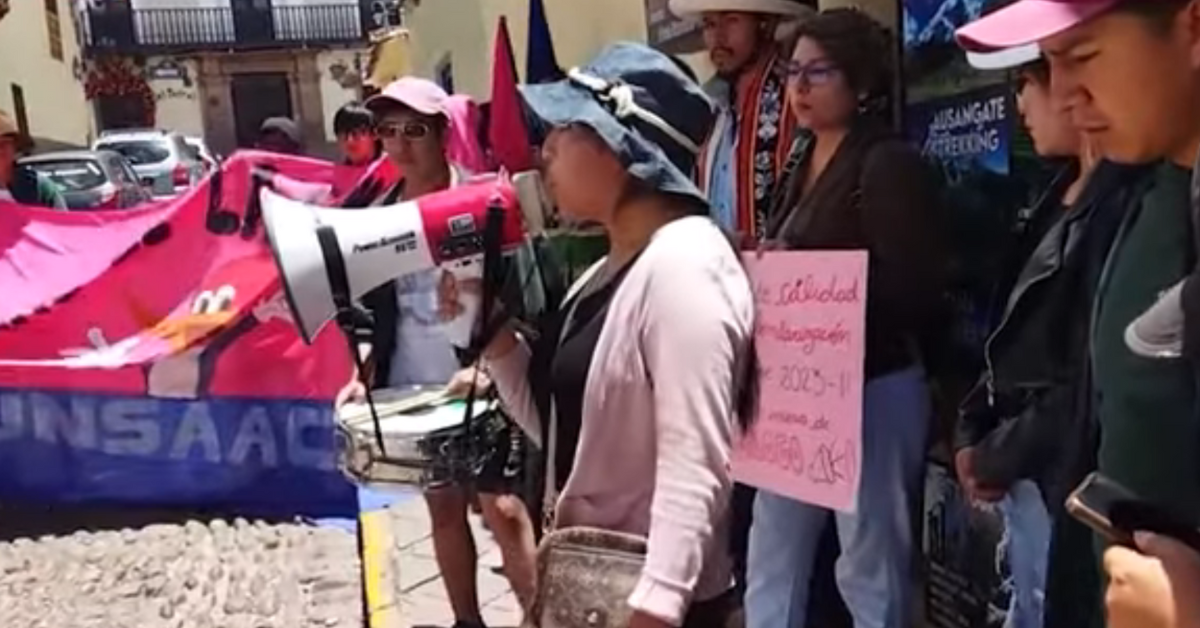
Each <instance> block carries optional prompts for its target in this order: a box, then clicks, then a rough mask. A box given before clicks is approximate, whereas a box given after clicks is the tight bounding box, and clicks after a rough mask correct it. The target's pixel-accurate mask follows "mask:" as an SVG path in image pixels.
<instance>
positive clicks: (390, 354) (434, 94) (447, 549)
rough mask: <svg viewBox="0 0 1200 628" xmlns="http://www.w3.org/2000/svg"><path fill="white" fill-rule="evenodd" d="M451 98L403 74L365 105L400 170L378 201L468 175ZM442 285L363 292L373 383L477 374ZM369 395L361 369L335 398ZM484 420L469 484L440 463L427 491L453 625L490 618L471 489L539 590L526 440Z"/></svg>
mask: <svg viewBox="0 0 1200 628" xmlns="http://www.w3.org/2000/svg"><path fill="white" fill-rule="evenodd" d="M450 102H451V100H450V96H449V95H447V94H446V92H445V91H443V90H442V88H441V87H438V86H437V85H436V84H435V83H432V82H430V81H427V80H425V79H420V78H416V77H404V78H401V79H399V80H396V81H394V82H392V83H390V84H389V85H387V86H386V87H384V89H383V91H382V92H380V93H379V94H376V95H375V96H372V97H371V98H370V99H368V100H367V101H366V103H364V104H365V106H366V107H367V108H368V109H369V110H371V113H372V115H373V116H374V119H375V133H376V135H377V136H378V137H379V140H380V143H381V145H382V147H383V152H384V153H385V154H386V155H387V156H388V158H389V159H391V160H392V162H393V163H395V165H396V166H397V169H398V170H399V171H400V173H401V177H402V178H401V180H400V182H399V183H397V184H396V185H395V186H394V187H393V188H392V189H391V190H388V191H387V192H386V193H384V194H383V195H382V196H381V197H380V198H379V199H376V201H375V202H374V203H373V204H374V205H393V204H396V203H401V202H404V201H410V200H414V199H416V198H418V197H420V196H423V195H425V194H432V193H435V192H440V191H443V190H446V189H447V188H450V187H453V186H455V185H458V184H459V183H460V182H461V181H463V180H465V179H467V178H468V176H469V173H467V172H464V170H463V168H462V166H461V165H460V164H457V163H453V161H452V158H451V157H450V154H449V153H450V151H449V150H448V146H449V141H450V138H451V136H452V135H453V134H454V132H455V129H452V128H451V125H452V124H453V123H454V120H455V119H456V118H452V116H451V114H450V109H449V104H450ZM437 284H438V274H437V273H436V272H434V271H431V272H429V273H423V274H417V275H407V276H404V277H400V278H398V279H397V280H395V281H393V282H391V283H388V284H385V285H383V286H381V287H380V288H377V289H376V290H374V291H373V292H371V293H369V294H367V295H366V296H365V297H364V298H363V304H364V305H365V306H366V307H367V308H368V309H369V310H371V312H372V315H373V328H372V330H371V357H370V360H369V364H368V369H369V370H370V374H369V375H370V379H371V381H372V385H373V387H375V388H392V389H411V388H412V387H414V386H442V385H444V384H446V382H450V384H449V386H448V387H447V388H448V392H450V394H457V393H461V392H463V391H464V389H466V388H468V387H469V386H470V385H471V382H473V381H476V375H475V373H474V372H473V369H466V370H460V369H461V367H462V366H463V365H462V364H461V363H460V360H459V355H458V354H457V352H456V350H455V349H454V347H453V345H451V343H450V340H449V338H448V337H447V336H446V334H445V331H444V330H443V328H442V325H441V321H440V319H439V318H438V311H437V301H438V299H437ZM478 382H480V383H479V389H480V390H481V391H485V390H486V389H488V388H490V383H489V382H487V377H486V376H484V375H483V374H479V375H478ZM364 393H365V391H364V390H363V385H362V383H361V382H360V380H359V379H358V378H357V377H356V378H355V380H354V381H353V382H351V383H350V384H349V385H348V386H347V387H346V389H345V390H343V391H342V394H340V395H339V399H338V403H339V404H342V403H346V402H348V401H360V400H362V398H363V396H364ZM481 394H482V393H481ZM486 420H487V421H495V422H496V423H493V424H489V425H488V426H487V427H484V426H479V427H478V429H477V431H478V432H481V433H486V434H487V436H486V437H485V438H483V440H485V441H486V442H482V443H480V444H479V451H481V452H482V453H483V459H481V460H477V461H471V462H472V465H473V475H472V477H471V478H469V482H468V484H469V485H467V486H464V485H463V484H464V483H463V482H460V480H462V478H459V477H457V476H454V475H453V474H452V473H449V472H448V469H445V468H435V469H432V470H431V471H430V473H431V475H433V476H434V477H430V478H429V482H428V486H427V487H426V490H425V501H426V503H427V505H428V506H429V514H430V520H431V521H432V528H433V550H434V555H435V557H436V559H437V563H438V568H439V570H440V572H441V576H442V581H443V583H444V584H445V586H446V592H447V596H448V597H449V598H450V606H451V608H452V610H453V611H454V618H455V624H454V626H455V628H482V626H483V619H482V617H481V615H480V604H479V595H478V589H477V586H476V581H475V575H476V566H477V561H478V556H477V554H476V549H475V542H474V538H473V537H472V534H471V528H470V525H469V524H468V521H467V509H468V504H469V502H470V497H471V494H472V492H477V493H478V494H479V498H480V503H481V505H482V507H483V508H482V509H483V516H484V520H485V521H486V522H487V524H488V526H489V527H490V528H491V531H492V533H493V534H495V536H496V541H497V544H498V545H499V546H500V551H501V554H502V556H503V559H504V566H505V572H506V575H507V576H508V578H509V582H510V583H511V585H512V588H513V591H514V593H516V595H517V597H518V599H519V600H520V602H521V603H522V604H523V605H528V603H529V601H530V598H531V597H532V595H533V589H534V579H535V578H536V574H535V571H534V551H535V548H534V532H533V522H532V520H531V518H530V516H529V512H528V510H527V509H526V507H525V504H524V502H523V501H522V500H521V498H520V496H519V493H518V491H519V489H520V488H522V479H523V475H524V474H523V473H522V471H523V467H524V456H525V453H526V447H527V442H526V441H525V440H524V436H523V435H522V433H521V432H520V430H519V429H518V428H516V427H515V426H514V425H513V424H512V423H511V422H509V421H508V419H507V418H506V417H503V416H501V415H497V416H493V417H489V418H488V419H486ZM501 422H502V424H501ZM493 426H494V427H495V429H492V428H493ZM451 449H453V448H451ZM438 462H445V461H438ZM475 463H477V464H475ZM446 466H449V465H446ZM443 476H444V477H443Z"/></svg>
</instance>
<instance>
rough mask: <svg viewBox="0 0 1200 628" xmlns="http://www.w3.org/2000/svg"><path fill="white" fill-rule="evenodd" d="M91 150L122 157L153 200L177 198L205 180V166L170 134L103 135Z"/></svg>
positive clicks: (126, 132) (127, 131) (127, 132)
mask: <svg viewBox="0 0 1200 628" xmlns="http://www.w3.org/2000/svg"><path fill="white" fill-rule="evenodd" d="M92 148H93V149H95V150H112V151H116V152H118V153H121V155H122V156H123V157H125V159H127V160H129V163H130V164H132V165H133V170H134V171H135V172H137V174H138V177H139V178H140V179H141V180H142V182H143V183H145V184H146V185H148V186H150V188H151V190H152V192H153V193H154V196H156V197H164V196H174V195H176V194H179V193H180V192H183V191H184V190H186V189H188V188H189V187H191V186H193V185H195V184H196V182H198V181H199V180H200V179H201V177H203V176H204V164H203V163H202V162H201V160H199V159H197V158H196V157H194V152H193V150H192V149H191V148H188V145H187V142H185V141H184V139H183V136H182V135H180V134H178V133H175V132H172V131H156V130H130V129H122V130H119V131H105V132H103V133H101V134H100V139H98V140H96V143H95V145H94V146H93V147H92Z"/></svg>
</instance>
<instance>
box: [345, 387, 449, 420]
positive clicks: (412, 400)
mask: <svg viewBox="0 0 1200 628" xmlns="http://www.w3.org/2000/svg"><path fill="white" fill-rule="evenodd" d="M451 401H455V399H454V398H453V397H451V396H450V395H449V394H448V391H447V390H446V389H441V390H431V391H427V392H422V393H418V394H415V395H410V396H408V397H404V398H401V399H397V400H395V401H384V402H382V403H380V402H377V403H376V404H375V411H376V412H377V413H378V414H379V415H380V416H384V415H388V416H391V415H395V414H407V413H410V412H412V411H414V410H420V409H422V408H431V407H434V406H440V405H443V404H446V403H449V402H451ZM370 416H371V412H370V408H368V407H367V405H366V404H354V405H347V406H344V407H343V408H342V409H341V411H340V412H338V418H339V419H341V420H342V421H343V422H344V423H351V424H353V423H360V422H362V421H363V420H364V419H368V418H370Z"/></svg>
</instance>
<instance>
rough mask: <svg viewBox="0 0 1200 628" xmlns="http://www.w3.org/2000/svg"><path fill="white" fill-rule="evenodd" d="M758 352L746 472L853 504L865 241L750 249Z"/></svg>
mask: <svg viewBox="0 0 1200 628" xmlns="http://www.w3.org/2000/svg"><path fill="white" fill-rule="evenodd" d="M746 268H747V270H748V272H749V274H750V279H751V281H752V282H753V285H754V295H755V301H756V304H757V308H758V312H757V316H758V318H757V322H756V328H755V338H756V341H757V347H758V355H759V362H760V368H761V371H760V385H761V388H760V398H759V407H758V414H757V417H756V420H755V422H754V425H753V427H751V429H750V430H749V432H747V433H746V434H745V435H744V437H743V438H742V439H741V441H740V442H739V443H738V446H737V447H736V448H735V449H734V455H733V471H734V476H735V477H736V478H737V480H738V481H739V482H743V483H745V484H749V485H751V486H757V487H759V488H764V489H767V490H770V491H773V492H775V493H778V494H780V495H786V496H788V497H792V498H795V499H798V500H800V501H803V502H807V503H810V504H816V505H819V506H824V507H827V508H833V509H836V510H841V511H845V512H853V511H854V507H855V503H856V502H857V497H858V485H859V479H860V475H861V474H860V470H861V466H862V402H863V357H864V346H865V344H864V338H863V335H864V328H865V326H866V300H867V254H866V252H865V251H794V252H776V253H767V254H765V255H763V256H761V257H759V256H758V255H756V254H752V255H748V256H747V258H746Z"/></svg>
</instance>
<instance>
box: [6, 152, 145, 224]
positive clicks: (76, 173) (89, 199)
mask: <svg viewBox="0 0 1200 628" xmlns="http://www.w3.org/2000/svg"><path fill="white" fill-rule="evenodd" d="M17 164H18V165H19V166H20V167H24V168H31V169H33V170H34V171H36V172H37V173H38V174H40V175H42V176H44V177H46V178H48V179H50V180H51V181H52V182H54V184H55V185H57V186H58V189H59V190H60V191H61V192H62V195H63V199H64V200H65V201H66V202H67V207H68V208H70V209H125V208H127V207H133V206H135V205H138V204H139V203H143V202H145V201H148V200H150V198H151V194H150V190H149V189H148V188H146V187H144V186H143V185H142V183H141V181H140V180H139V179H138V175H137V173H135V172H134V170H133V167H132V166H130V165H129V162H128V161H126V160H125V158H124V157H122V156H121V155H119V154H118V153H115V152H113V151H110V150H99V151H91V150H78V151H62V152H54V153H43V154H41V155H34V156H32V157H25V158H23V159H21V160H20V161H18V162H17Z"/></svg>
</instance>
